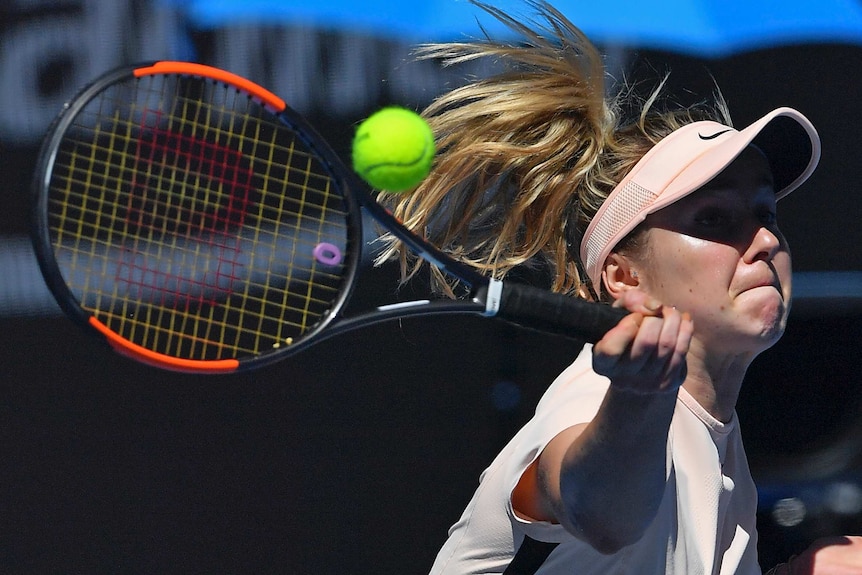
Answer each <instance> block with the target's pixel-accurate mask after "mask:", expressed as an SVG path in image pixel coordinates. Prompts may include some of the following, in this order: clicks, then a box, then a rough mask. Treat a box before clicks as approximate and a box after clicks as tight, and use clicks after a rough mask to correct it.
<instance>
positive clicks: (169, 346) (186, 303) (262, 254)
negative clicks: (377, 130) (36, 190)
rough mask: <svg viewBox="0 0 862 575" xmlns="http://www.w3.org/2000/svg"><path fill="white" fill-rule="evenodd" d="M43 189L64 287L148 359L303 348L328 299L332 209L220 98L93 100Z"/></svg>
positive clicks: (238, 95) (336, 216) (334, 261)
mask: <svg viewBox="0 0 862 575" xmlns="http://www.w3.org/2000/svg"><path fill="white" fill-rule="evenodd" d="M50 187H51V191H50V197H49V213H50V214H51V215H50V220H51V228H52V235H53V242H54V244H55V251H56V252H57V257H58V261H59V262H60V267H61V269H62V270H63V274H64V277H65V279H66V282H67V284H68V285H69V286H70V288H71V289H72V291H73V292H74V293H75V294H76V295H77V296H78V297H79V300H80V302H81V304H82V306H83V307H85V308H86V309H89V310H91V311H92V312H93V313H94V314H95V315H96V316H97V317H98V318H99V319H100V320H101V321H103V322H104V323H105V324H106V325H108V326H109V327H110V328H111V329H112V330H114V331H116V332H117V333H119V334H121V335H122V336H124V337H126V338H127V339H129V340H131V341H133V342H135V343H138V344H140V345H143V346H144V347H146V348H149V349H153V350H156V351H159V352H161V353H166V354H169V355H172V356H177V357H186V358H192V359H215V358H222V357H228V356H230V357H236V356H242V355H256V354H259V353H261V352H264V351H267V350H269V349H271V348H273V347H277V346H279V345H283V344H285V343H290V342H291V341H292V340H293V339H295V338H299V337H301V336H303V335H304V334H305V333H306V332H307V331H308V330H310V329H312V328H313V327H314V326H315V325H316V324H317V323H318V322H319V321H320V319H321V318H322V317H323V316H324V315H325V314H326V313H327V311H328V310H329V309H330V308H331V307H332V304H333V302H334V301H335V299H336V298H337V297H338V295H339V294H340V291H341V289H342V284H343V282H344V278H343V276H344V274H345V267H346V261H345V260H346V257H347V254H348V250H349V249H350V247H351V246H349V245H348V240H347V237H348V233H347V227H348V215H347V214H348V211H347V209H346V208H345V205H344V199H343V198H342V197H341V194H340V193H339V191H338V189H337V187H336V186H335V185H334V184H333V181H332V179H331V177H330V176H329V174H328V171H327V170H326V168H325V167H324V166H323V165H322V164H321V161H320V160H319V158H318V157H317V156H316V154H315V153H314V152H313V151H311V150H309V149H308V148H307V147H306V146H305V145H304V144H303V142H302V141H299V140H297V138H296V137H295V136H294V135H293V134H291V133H290V131H289V130H287V129H286V128H285V127H284V124H283V123H282V122H281V121H280V120H279V119H278V118H277V117H275V116H274V115H273V114H271V113H270V112H268V111H267V110H266V109H265V108H264V107H263V106H261V105H260V104H258V103H257V102H256V101H254V100H252V99H251V98H249V97H248V96H247V95H246V94H245V93H243V92H241V91H239V90H237V89H235V88H233V87H231V86H228V85H226V84H222V83H217V82H213V81H204V80H201V79H198V78H190V77H179V78H178V77H174V76H169V77H165V76H149V77H144V78H141V79H138V80H131V81H126V82H124V83H121V84H118V85H115V86H112V87H111V88H109V89H108V90H105V91H103V92H102V93H101V94H100V95H99V96H98V97H97V98H95V99H94V100H92V101H91V102H90V103H88V104H87V105H86V106H85V107H84V108H83V109H82V110H81V111H80V113H78V115H77V117H76V118H75V121H74V125H73V126H72V127H70V131H69V134H67V141H66V142H65V143H64V144H63V145H62V147H61V148H60V150H59V152H58V154H57V156H56V160H55V166H54V169H53V174H52V180H51V183H50Z"/></svg>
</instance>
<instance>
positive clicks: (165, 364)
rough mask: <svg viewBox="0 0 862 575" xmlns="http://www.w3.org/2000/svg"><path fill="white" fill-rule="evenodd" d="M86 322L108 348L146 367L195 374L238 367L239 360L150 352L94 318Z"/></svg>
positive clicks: (232, 369) (227, 370)
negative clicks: (197, 357) (151, 366)
mask: <svg viewBox="0 0 862 575" xmlns="http://www.w3.org/2000/svg"><path fill="white" fill-rule="evenodd" d="M87 321H89V323H90V326H92V327H93V329H95V330H96V331H98V332H99V333H101V334H102V335H103V336H105V339H106V340H107V341H108V343H109V344H110V346H111V347H112V348H114V349H115V350H116V351H117V352H118V353H120V354H122V355H125V356H128V357H130V358H132V359H135V360H137V361H139V362H141V363H145V364H147V365H153V366H156V367H161V368H170V369H171V370H173V371H192V372H196V373H202V372H208V373H229V372H232V371H236V370H237V368H238V367H239V360H237V359H213V360H202V359H182V358H179V357H173V356H170V355H165V354H162V353H158V352H155V351H150V350H149V349H147V348H145V347H142V346H140V345H138V344H136V343H133V342H131V341H129V340H127V339H126V338H124V337H122V336H120V335H118V334H117V333H115V332H113V331H111V329H110V328H109V327H108V326H106V325H105V324H103V323H102V322H101V321H99V320H98V319H96V318H95V317H94V316H90V317H89V318H88V320H87Z"/></svg>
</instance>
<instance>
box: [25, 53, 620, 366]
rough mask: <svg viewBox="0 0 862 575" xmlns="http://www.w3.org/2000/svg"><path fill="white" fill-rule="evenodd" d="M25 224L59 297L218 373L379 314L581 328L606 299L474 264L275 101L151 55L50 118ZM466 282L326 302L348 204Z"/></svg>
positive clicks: (116, 342) (352, 236) (113, 336)
mask: <svg viewBox="0 0 862 575" xmlns="http://www.w3.org/2000/svg"><path fill="white" fill-rule="evenodd" d="M34 194H35V199H34V203H33V206H34V209H33V221H32V224H33V225H32V231H33V240H34V246H35V251H36V254H37V258H38V260H39V264H40V266H41V269H42V273H43V276H44V277H45V280H46V283H47V284H48V287H49V288H50V290H51V292H52V293H53V295H54V297H55V298H56V299H57V302H58V303H59V305H60V307H61V308H62V309H63V310H64V311H65V312H66V313H67V314H68V315H69V316H70V317H71V318H72V319H73V320H75V321H76V322H77V323H79V324H81V325H82V326H84V327H85V328H86V329H88V330H90V331H92V332H93V333H94V334H97V335H98V337H100V338H103V339H104V340H105V341H106V342H107V343H108V344H110V346H111V347H112V348H114V349H115V350H116V351H118V352H120V353H122V354H124V355H127V356H130V357H132V358H134V359H136V360H139V361H142V362H145V363H148V364H151V365H155V366H158V367H161V368H165V369H170V370H176V371H185V372H201V373H217V372H233V371H237V370H244V369H251V368H254V367H258V366H262V365H266V364H269V363H271V362H273V361H276V360H278V359H281V358H283V357H285V356H288V355H290V354H292V353H297V352H299V351H301V350H302V349H304V348H306V347H308V346H309V345H312V344H314V343H315V342H318V341H320V340H322V339H324V338H327V337H330V336H334V335H337V334H340V333H343V332H345V331H348V330H352V329H356V328H359V327H362V326H366V325H369V324H371V323H375V322H379V321H384V320H388V319H392V318H397V317H405V316H413V315H423V314H436V313H471V314H480V315H485V316H497V317H501V318H504V319H507V320H509V321H512V322H515V323H518V324H521V325H524V326H528V327H532V328H536V329H540V330H543V331H548V332H553V333H558V334H565V335H569V336H572V337H574V338H577V339H581V340H587V341H597V340H598V339H600V338H601V336H602V335H603V334H604V333H605V332H606V331H607V330H608V329H610V328H611V327H612V326H613V325H615V324H616V323H617V321H619V319H620V318H621V317H622V316H623V315H624V314H625V312H624V311H622V310H618V309H613V308H611V307H610V306H607V305H602V304H593V303H587V302H584V301H582V300H579V299H576V298H573V297H567V296H563V295H559V294H554V293H551V292H547V291H544V290H541V289H538V288H534V287H528V286H525V285H518V284H510V283H506V284H504V283H502V282H500V281H498V280H490V279H489V278H487V277H484V276H483V275H481V274H479V273H478V272H477V271H476V270H474V269H472V268H470V267H469V266H467V265H465V264H463V263H460V262H458V261H456V260H454V259H452V258H450V257H449V256H447V255H446V254H444V253H442V252H440V251H439V250H437V249H435V248H434V247H433V246H431V245H428V244H427V243H426V242H424V241H423V240H422V239H420V238H418V237H416V236H414V235H413V234H412V233H410V232H409V231H408V230H407V229H406V228H404V227H403V226H402V225H401V224H400V223H399V222H398V221H396V219H395V218H394V217H392V216H391V215H390V214H389V213H388V212H387V211H386V210H385V209H384V208H383V207H381V206H380V205H379V204H377V202H376V201H375V200H374V199H373V198H372V197H371V195H370V194H369V192H368V191H366V188H365V186H364V184H363V183H362V182H361V181H359V178H358V177H357V176H356V175H355V174H354V173H353V172H352V171H351V170H349V169H347V168H346V167H345V166H344V165H343V163H342V162H341V161H340V160H339V158H338V156H337V154H336V153H334V152H333V151H332V149H331V148H330V147H329V146H328V144H327V143H326V142H325V141H324V140H323V139H322V138H321V137H320V136H319V135H318V134H317V133H316V132H315V130H314V129H313V128H312V127H311V126H310V125H309V124H308V123H307V122H306V121H305V120H304V119H303V118H301V117H300V116H299V114H297V113H296V112H295V111H293V110H291V109H290V108H289V107H288V106H287V105H286V104H285V102H284V101H283V100H281V99H280V98H278V97H277V96H276V95H274V94H272V93H270V92H269V91H267V90H265V89H263V88H261V87H260V86H257V85H256V84H254V83H252V82H250V81H248V80H246V79H243V78H241V77H239V76H236V75H234V74H231V73H229V72H226V71H223V70H219V69H216V68H212V67H208V66H204V65H200V64H193V63H187V62H170V61H162V62H155V63H148V64H145V65H140V66H132V67H124V68H120V69H116V70H113V71H111V72H109V73H107V74H105V75H103V76H102V77H100V78H98V79H97V80H96V81H95V82H93V83H92V84H90V85H89V86H87V87H86V88H85V89H83V90H82V91H81V92H80V93H79V94H78V95H77V96H76V97H75V98H74V99H73V100H72V101H71V102H70V103H69V104H67V105H66V106H65V107H64V109H63V110H62V112H61V113H60V114H59V116H58V117H57V119H56V120H55V121H54V124H53V126H52V127H51V129H50V131H49V133H48V135H47V137H46V139H45V142H44V144H43V147H42V150H41V154H40V159H39V163H38V166H37V172H36V178H35V185H34ZM363 208H364V210H365V211H366V213H367V214H369V215H370V216H371V217H373V218H374V220H376V221H377V222H378V223H379V224H380V225H381V226H382V227H383V228H385V229H386V230H389V231H390V232H392V233H394V234H395V235H396V236H397V237H398V238H400V239H401V240H403V241H404V243H405V244H406V245H407V246H409V248H410V249H412V250H414V251H415V252H416V253H417V254H418V255H419V256H421V257H423V258H425V259H426V260H427V261H429V262H430V263H432V264H434V265H435V266H437V267H438V268H440V269H441V270H442V271H443V272H444V273H446V274H448V275H450V276H452V277H453V278H457V279H458V280H460V282H462V283H463V284H464V285H465V286H467V288H468V290H469V296H468V297H465V298H461V299H456V300H441V301H428V300H418V301H408V302H400V303H396V304H387V305H380V306H377V307H376V308H374V309H372V310H370V311H367V312H363V313H360V314H351V316H350V317H347V316H346V314H345V313H344V310H345V304H346V302H347V301H348V300H349V298H350V296H351V293H352V292H353V289H354V287H355V284H356V283H357V276H358V273H357V272H358V269H359V265H360V262H361V261H362V251H363V249H366V246H363V231H362V209H363Z"/></svg>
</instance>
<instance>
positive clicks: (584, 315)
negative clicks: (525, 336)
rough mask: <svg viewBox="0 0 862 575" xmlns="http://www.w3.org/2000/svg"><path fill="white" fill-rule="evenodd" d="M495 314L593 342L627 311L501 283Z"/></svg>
mask: <svg viewBox="0 0 862 575" xmlns="http://www.w3.org/2000/svg"><path fill="white" fill-rule="evenodd" d="M502 289H503V291H502V293H501V294H500V307H499V310H498V311H497V313H496V317H499V318H502V319H505V320H507V321H510V322H512V323H516V324H519V325H522V326H524V327H528V328H532V329H537V330H539V331H543V332H548V333H554V334H559V335H564V336H568V337H571V338H574V339H579V340H583V341H587V342H589V343H595V342H597V341H599V340H600V339H601V338H602V337H604V335H605V334H606V333H607V332H608V331H609V330H610V329H611V328H612V327H614V326H615V325H617V323H619V321H620V320H621V319H622V318H623V317H625V316H626V315H628V312H627V311H626V310H624V309H620V308H615V307H611V306H609V305H607V304H603V303H595V302H588V301H584V300H582V299H580V298H577V297H574V296H566V295H562V294H559V293H554V292H549V291H547V290H543V289H539V288H535V287H532V286H527V285H523V284H513V283H506V282H504V283H503V286H502Z"/></svg>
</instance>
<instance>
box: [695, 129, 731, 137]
mask: <svg viewBox="0 0 862 575" xmlns="http://www.w3.org/2000/svg"><path fill="white" fill-rule="evenodd" d="M730 131H732V130H731V129H730V128H728V129H726V130H722V131H720V132H716V133H714V134H712V135H709V136H704V135H703V134H701V133H698V134H697V135H698V136H699V137H700V139H701V140H712V139H715V138H717V137H719V136H720V135H722V134H726V133H728V132H730Z"/></svg>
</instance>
